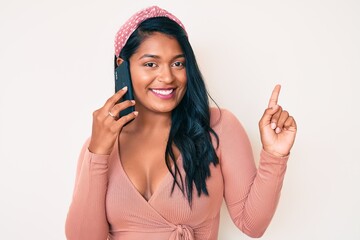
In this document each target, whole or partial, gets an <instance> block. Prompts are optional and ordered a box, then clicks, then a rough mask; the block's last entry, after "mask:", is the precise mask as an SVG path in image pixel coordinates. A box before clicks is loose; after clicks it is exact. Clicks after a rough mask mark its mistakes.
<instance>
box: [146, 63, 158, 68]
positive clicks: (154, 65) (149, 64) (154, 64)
mask: <svg viewBox="0 0 360 240" xmlns="http://www.w3.org/2000/svg"><path fill="white" fill-rule="evenodd" d="M144 66H145V67H150V68H154V67H156V66H157V65H156V63H153V62H147V63H145V64H144Z"/></svg>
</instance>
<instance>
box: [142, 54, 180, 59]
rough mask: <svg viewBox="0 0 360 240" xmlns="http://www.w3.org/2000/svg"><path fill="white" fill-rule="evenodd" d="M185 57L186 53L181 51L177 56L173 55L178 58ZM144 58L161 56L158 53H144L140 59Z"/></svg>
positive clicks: (158, 57)
mask: <svg viewBox="0 0 360 240" xmlns="http://www.w3.org/2000/svg"><path fill="white" fill-rule="evenodd" d="M184 57H185V54H183V53H181V54H178V55H176V56H175V57H173V58H172V59H177V58H184ZM143 58H156V59H160V56H158V55H154V54H144V55H142V56H141V57H140V58H139V60H140V59H143Z"/></svg>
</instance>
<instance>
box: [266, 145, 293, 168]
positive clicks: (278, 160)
mask: <svg viewBox="0 0 360 240" xmlns="http://www.w3.org/2000/svg"><path fill="white" fill-rule="evenodd" d="M260 157H261V159H262V160H263V161H265V162H266V163H272V164H280V165H285V164H286V163H287V161H288V160H289V157H290V153H289V154H288V155H287V156H285V157H277V156H274V155H272V154H270V153H268V152H266V151H265V150H264V149H262V150H261V153H260Z"/></svg>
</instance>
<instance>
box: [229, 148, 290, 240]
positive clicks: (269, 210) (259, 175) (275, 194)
mask: <svg viewBox="0 0 360 240" xmlns="http://www.w3.org/2000/svg"><path fill="white" fill-rule="evenodd" d="M287 160H288V157H285V158H279V157H274V156H271V155H270V154H268V153H266V152H265V151H262V152H261V156H260V164H259V167H258V170H257V172H256V175H255V177H254V180H253V183H252V185H251V187H250V188H249V193H248V195H247V196H245V198H244V199H243V201H240V202H237V204H230V205H229V211H230V212H231V214H232V216H233V221H234V223H235V224H236V225H237V226H238V227H239V228H240V229H241V230H242V231H243V232H244V233H246V234H247V235H249V236H252V237H261V236H262V235H263V233H264V232H265V230H266V228H267V227H268V226H269V224H270V221H271V219H272V217H273V215H274V213H275V210H276V207H277V204H278V201H279V197H280V192H281V188H282V185H283V180H284V175H285V171H286V163H287ZM250 183H251V182H250ZM250 183H249V184H250Z"/></svg>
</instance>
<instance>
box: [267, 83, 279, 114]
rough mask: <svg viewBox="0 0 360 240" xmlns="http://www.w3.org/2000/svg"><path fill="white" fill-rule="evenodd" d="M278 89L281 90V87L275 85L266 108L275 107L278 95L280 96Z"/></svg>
mask: <svg viewBox="0 0 360 240" xmlns="http://www.w3.org/2000/svg"><path fill="white" fill-rule="evenodd" d="M280 89H281V85H280V84H277V85H276V86H275V88H274V90H273V91H272V93H271V97H270V100H269V105H268V107H269V108H271V107H273V106H275V105H277V102H278V99H279V94H280Z"/></svg>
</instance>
